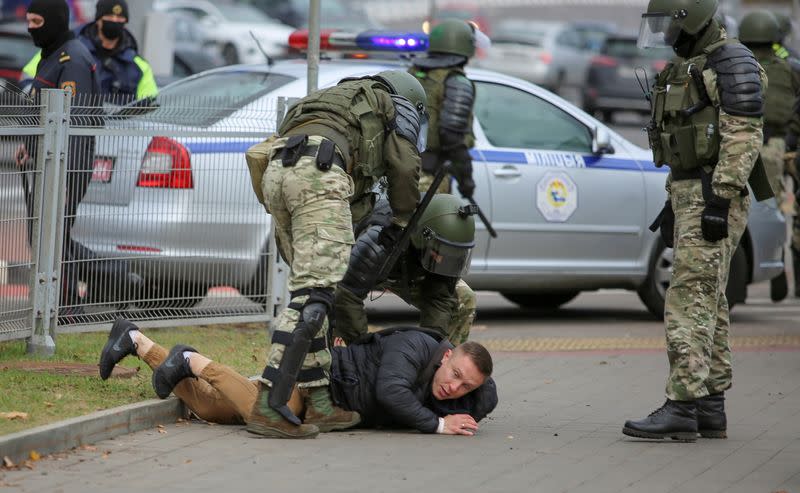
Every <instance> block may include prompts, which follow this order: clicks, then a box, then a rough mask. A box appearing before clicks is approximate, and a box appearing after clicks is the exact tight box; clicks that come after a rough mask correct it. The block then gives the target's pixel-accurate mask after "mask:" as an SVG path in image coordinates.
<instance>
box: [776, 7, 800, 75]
mask: <svg viewBox="0 0 800 493" xmlns="http://www.w3.org/2000/svg"><path fill="white" fill-rule="evenodd" d="M773 15H774V16H775V19H776V20H777V21H778V31H777V33H778V38H777V40H776V41H775V43H774V44H773V45H772V49H773V50H774V51H775V54H776V55H777V56H778V57H779V58H783V59H784V60H786V61H787V62H789V64H790V65H791V66H792V68H793V69H794V70H795V71H800V54H798V53H797V51H796V50H794V49H793V48H792V47H791V46H789V43H788V41H787V40H788V38H789V37H791V35H792V18H791V17H790V16H788V15H786V14H784V13H783V12H773Z"/></svg>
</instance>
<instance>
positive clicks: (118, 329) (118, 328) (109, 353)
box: [98, 318, 139, 380]
mask: <svg viewBox="0 0 800 493" xmlns="http://www.w3.org/2000/svg"><path fill="white" fill-rule="evenodd" d="M132 330H139V327H137V326H136V325H134V324H133V323H132V322H130V321H129V320H125V319H124V318H118V319H117V320H115V321H114V325H112V326H111V332H110V333H109V334H108V341H107V342H106V345H105V346H103V350H102V351H100V364H99V365H98V366H100V378H102V379H103V380H105V379H107V378H108V377H109V376H111V371H112V370H114V365H116V364H117V363H119V362H120V361H122V358H124V357H125V356H128V355H135V354H136V344H134V343H133V340H131V336H130V335H129V334H128V332H130V331H132Z"/></svg>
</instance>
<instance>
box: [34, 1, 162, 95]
mask: <svg viewBox="0 0 800 493" xmlns="http://www.w3.org/2000/svg"><path fill="white" fill-rule="evenodd" d="M128 19H129V11H128V3H127V2H126V0H98V1H97V4H96V6H95V20H94V22H90V23H88V24H86V25H85V26H83V27H82V28H81V29H80V31H78V34H77V38H78V40H80V41H81V42H82V43H83V45H84V46H86V48H87V49H88V50H89V53H91V55H92V57H93V58H94V63H95V66H96V68H97V80H98V83H99V84H100V92H102V94H104V95H105V99H106V100H108V101H112V102H113V103H115V104H125V103H127V102H128V101H130V100H133V99H142V98H149V97H155V96H157V95H158V86H157V85H156V80H155V77H154V75H153V69H152V68H151V67H150V64H149V63H148V62H147V60H145V59H144V58H142V56H141V55H139V47H138V45H137V44H136V39H135V38H134V37H133V34H131V33H130V31H128V30H127V29H125V24H127V23H128ZM41 55H42V54H41V53H37V54H36V55H35V56H34V57H33V59H31V61H30V62H28V64H27V65H26V66H25V67H24V68H23V70H22V71H23V74H24V76H25V77H26V78H29V79H32V78H33V77H34V75H35V73H36V65H37V64H38V63H39V60H41Z"/></svg>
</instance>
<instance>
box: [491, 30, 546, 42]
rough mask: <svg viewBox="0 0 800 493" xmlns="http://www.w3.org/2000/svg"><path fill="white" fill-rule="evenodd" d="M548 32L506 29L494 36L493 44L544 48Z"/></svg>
mask: <svg viewBox="0 0 800 493" xmlns="http://www.w3.org/2000/svg"><path fill="white" fill-rule="evenodd" d="M546 35H547V31H544V30H541V31H537V30H535V29H505V30H503V31H498V33H497V34H495V35H494V36H492V43H517V44H524V45H529V46H542V45H543V44H544V38H545V36H546Z"/></svg>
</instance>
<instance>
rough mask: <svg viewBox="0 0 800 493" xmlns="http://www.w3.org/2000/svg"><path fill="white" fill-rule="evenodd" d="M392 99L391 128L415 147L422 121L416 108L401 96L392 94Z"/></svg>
mask: <svg viewBox="0 0 800 493" xmlns="http://www.w3.org/2000/svg"><path fill="white" fill-rule="evenodd" d="M392 101H394V109H395V118H394V125H393V130H394V131H395V132H396V133H397V135H399V136H401V137H403V138H404V139H406V140H408V141H409V142H411V143H412V144H414V146H415V147H416V146H418V143H419V137H420V130H421V128H422V122H421V121H420V117H419V113H418V112H417V109H416V108H414V105H413V104H411V102H410V101H409V100H407V99H406V98H404V97H402V96H397V95H392ZM423 149H424V147H423Z"/></svg>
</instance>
